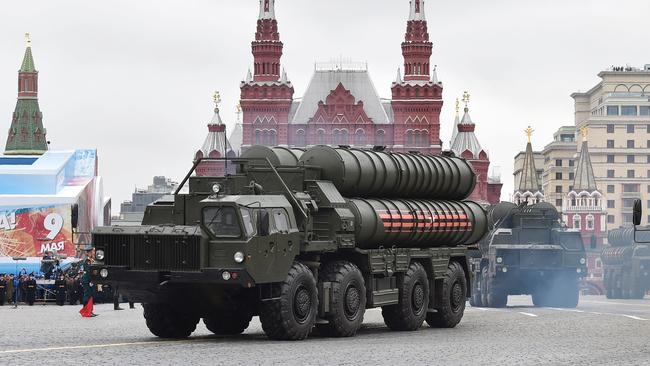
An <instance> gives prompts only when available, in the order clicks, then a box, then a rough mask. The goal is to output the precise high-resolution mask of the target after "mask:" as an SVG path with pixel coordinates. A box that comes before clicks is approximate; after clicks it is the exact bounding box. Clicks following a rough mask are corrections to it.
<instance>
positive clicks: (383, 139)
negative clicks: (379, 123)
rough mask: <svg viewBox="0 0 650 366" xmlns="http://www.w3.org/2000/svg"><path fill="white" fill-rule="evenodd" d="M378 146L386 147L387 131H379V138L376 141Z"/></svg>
mask: <svg viewBox="0 0 650 366" xmlns="http://www.w3.org/2000/svg"><path fill="white" fill-rule="evenodd" d="M375 145H376V146H386V131H384V130H378V131H377V138H376V139H375Z"/></svg>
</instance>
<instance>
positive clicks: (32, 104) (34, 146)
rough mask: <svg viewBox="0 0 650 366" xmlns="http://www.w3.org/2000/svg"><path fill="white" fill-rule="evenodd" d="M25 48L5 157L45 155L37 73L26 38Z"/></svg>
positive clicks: (44, 134) (28, 41)
mask: <svg viewBox="0 0 650 366" xmlns="http://www.w3.org/2000/svg"><path fill="white" fill-rule="evenodd" d="M25 39H26V41H27V48H26V49H25V56H24V57H23V63H22V64H21V66H20V71H18V101H17V102H16V109H15V110H14V114H13V118H12V120H11V127H10V128H9V136H8V137H7V144H6V147H5V154H6V155H41V154H43V153H45V152H46V151H47V140H46V137H45V136H46V130H45V128H43V113H41V109H40V107H39V106H38V71H36V68H35V67H34V57H33V56H32V45H31V39H30V37H29V34H25Z"/></svg>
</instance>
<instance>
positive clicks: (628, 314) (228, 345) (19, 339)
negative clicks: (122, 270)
mask: <svg viewBox="0 0 650 366" xmlns="http://www.w3.org/2000/svg"><path fill="white" fill-rule="evenodd" d="M78 310H79V306H65V307H57V306H51V305H48V306H39V305H36V306H33V307H27V306H21V307H19V309H11V308H10V307H8V306H6V305H5V306H4V307H0V365H27V364H38V365H40V364H56V365H61V364H65V365H69V364H80V363H91V364H97V363H101V364H122V365H130V364H138V365H145V364H158V365H186V364H211V365H221V364H224V365H234V364H241V365H257V364H264V365H267V364H268V365H273V364H279V365H305V364H324V365H325V364H326V365H360V364H364V365H365V364H390V365H407V364H408V365H424V364H428V365H433V364H435V365H456V364H458V365H460V364H463V365H467V364H478V365H499V366H502V365H538V364H540V365H541V364H551V365H591V364H598V365H601V364H607V365H649V364H650V299H647V298H646V300H607V299H605V298H604V297H600V296H586V297H583V298H581V302H580V306H579V307H578V308H577V309H570V310H562V309H554V308H534V307H532V304H531V301H530V298H529V297H526V296H516V297H515V296H511V297H510V301H509V303H508V308H506V309H484V308H471V307H468V309H467V312H466V315H465V318H464V319H463V321H462V322H461V324H460V325H459V326H458V327H457V328H455V329H432V328H429V327H427V326H426V325H425V326H423V327H422V328H421V329H420V330H418V331H415V332H392V331H389V330H388V329H387V328H386V327H385V326H384V324H383V321H382V317H381V311H380V310H370V311H368V312H367V313H366V320H365V323H364V328H363V329H362V330H361V331H360V332H359V334H358V335H357V336H356V337H354V338H320V337H312V338H310V339H308V340H306V341H302V342H278V341H270V340H268V339H267V338H266V337H265V336H264V333H263V332H262V329H261V326H260V323H259V321H258V320H257V319H254V320H253V323H252V324H251V327H250V328H249V329H248V330H247V331H246V332H245V333H244V334H243V335H241V336H238V337H228V338H226V337H216V336H213V335H211V334H210V332H209V331H208V330H207V329H206V328H205V326H203V324H202V323H199V326H198V327H197V330H196V332H195V333H194V334H193V335H192V337H191V338H190V339H188V340H182V341H165V340H160V339H158V338H155V337H153V336H152V335H151V334H150V333H149V331H148V329H147V327H146V326H145V323H144V319H143V317H142V308H141V307H140V306H137V309H135V310H129V309H126V310H124V311H113V310H112V305H99V306H97V307H96V312H97V313H98V314H100V316H99V317H96V318H91V319H82V318H80V317H79V315H78V314H77V311H78Z"/></svg>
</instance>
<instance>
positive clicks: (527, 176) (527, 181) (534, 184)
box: [517, 141, 540, 193]
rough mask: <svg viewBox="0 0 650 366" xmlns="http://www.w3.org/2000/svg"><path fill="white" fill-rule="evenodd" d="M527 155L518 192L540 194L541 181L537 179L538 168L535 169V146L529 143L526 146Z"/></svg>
mask: <svg viewBox="0 0 650 366" xmlns="http://www.w3.org/2000/svg"><path fill="white" fill-rule="evenodd" d="M525 154H526V155H525V156H524V165H523V168H522V172H521V180H520V181H519V186H518V187H517V191H519V192H533V193H534V192H539V191H540V186H539V180H538V179H537V168H535V157H534V156H533V145H532V144H531V143H530V141H529V142H528V144H527V145H526V153H525Z"/></svg>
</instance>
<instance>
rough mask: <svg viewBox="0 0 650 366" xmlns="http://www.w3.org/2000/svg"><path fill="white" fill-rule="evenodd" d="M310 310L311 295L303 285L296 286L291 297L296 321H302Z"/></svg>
mask: <svg viewBox="0 0 650 366" xmlns="http://www.w3.org/2000/svg"><path fill="white" fill-rule="evenodd" d="M310 312H311V296H310V295H309V290H307V289H306V288H304V287H302V286H301V287H300V288H298V290H297V291H296V296H295V297H294V299H293V313H294V315H295V316H296V320H298V322H304V321H306V320H307V318H308V317H309V313H310Z"/></svg>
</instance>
